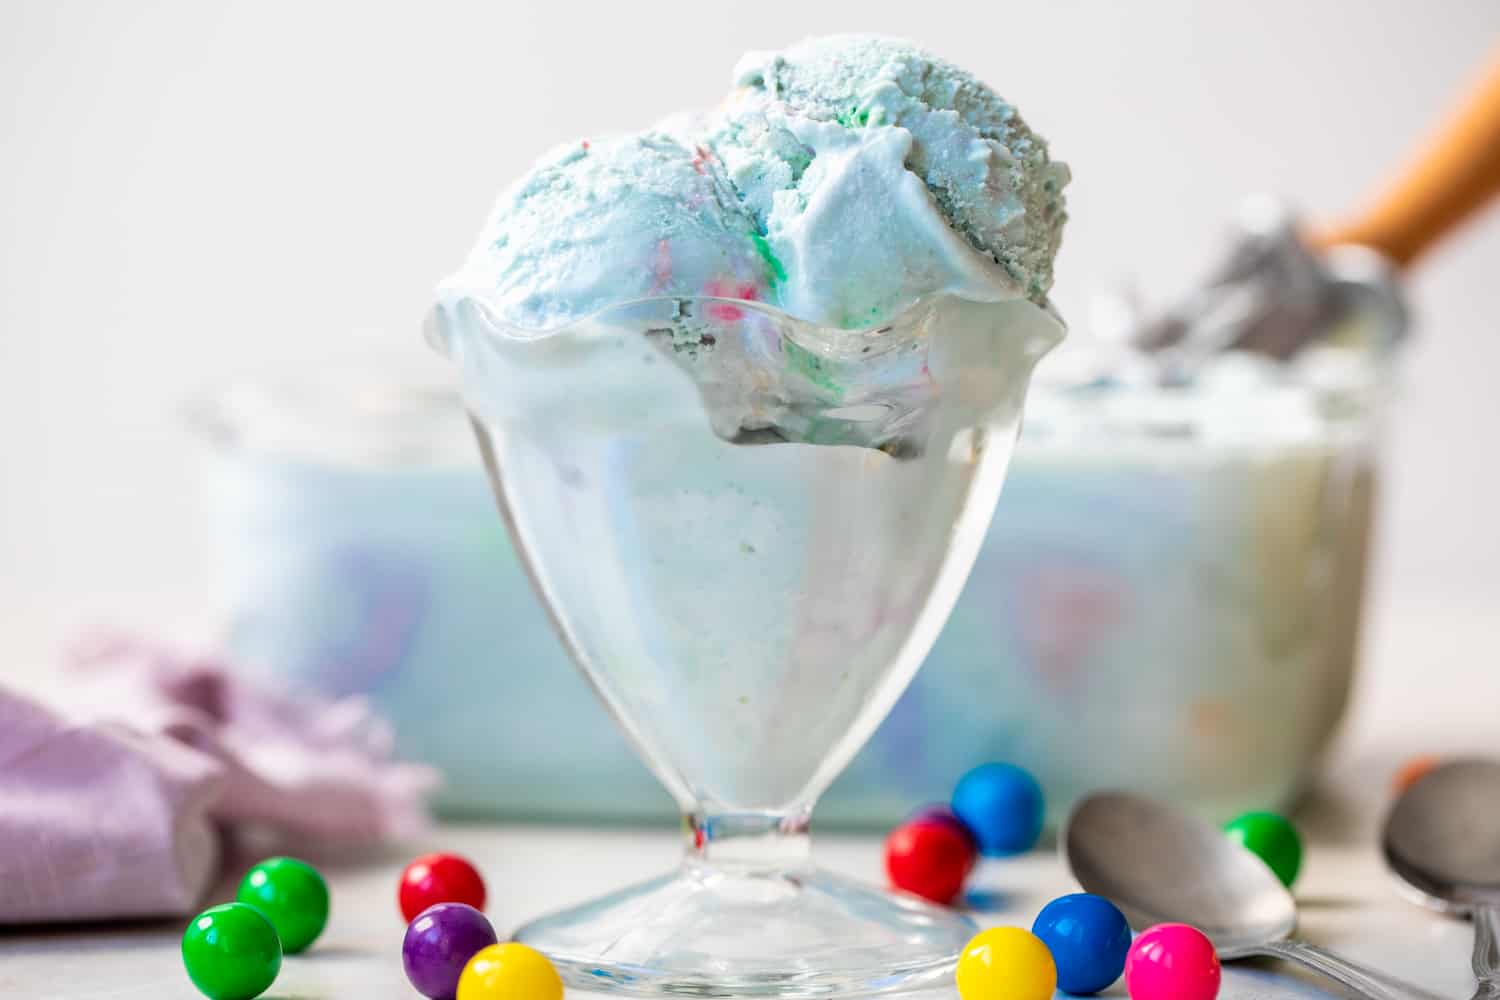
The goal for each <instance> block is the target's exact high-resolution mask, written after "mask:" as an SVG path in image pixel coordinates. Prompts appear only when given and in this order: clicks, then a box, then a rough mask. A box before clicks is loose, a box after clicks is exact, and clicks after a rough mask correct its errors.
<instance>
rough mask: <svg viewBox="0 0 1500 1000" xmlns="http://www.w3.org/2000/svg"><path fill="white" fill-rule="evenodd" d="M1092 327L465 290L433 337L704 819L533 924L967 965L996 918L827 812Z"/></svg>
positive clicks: (586, 963) (743, 948)
mask: <svg viewBox="0 0 1500 1000" xmlns="http://www.w3.org/2000/svg"><path fill="white" fill-rule="evenodd" d="M1062 332H1063V327H1062V324H1061V322H1060V321H1059V320H1058V318H1057V317H1056V315H1055V314H1054V313H1053V312H1051V311H1050V310H1048V309H1045V308H1042V307H1038V306H1036V305H1033V304H1031V303H1029V302H1025V301H1014V302H1003V303H976V302H971V301H967V300H962V299H958V298H954V297H949V296H942V297H937V298H932V299H928V300H924V301H922V302H920V303H918V304H916V305H915V306H913V307H911V308H910V309H909V310H907V311H906V312H905V313H903V314H902V315H901V316H899V317H898V318H896V319H895V320H894V321H892V322H890V323H888V324H886V325H884V326H881V327H879V328H876V329H869V330H859V331H851V330H841V329H831V328H822V327H818V326H813V325H810V324H807V323H803V322H800V321H798V320H795V319H793V318H791V317H789V316H787V315H785V314H782V313H780V312H777V311H776V310H773V309H770V308H767V307H763V306H760V305H756V304H753V303H746V302H741V301H733V300H725V299H708V298H687V299H683V298H660V299H647V300H641V301H637V302H631V303H626V304H622V305H619V306H616V307H613V308H611V309H609V310H607V311H605V312H603V313H601V314H598V315H595V316H593V317H591V318H590V319H588V320H586V321H583V322H580V323H577V324H574V325H571V326H568V327H565V328H562V329H557V330H552V331H546V332H536V331H526V330H519V329H514V328H512V327H509V326H507V325H506V324H504V323H503V322H500V321H499V320H498V319H497V318H496V316H495V315H494V313H493V311H492V310H490V309H489V308H487V307H486V305H485V302H484V299H483V296H482V295H478V294H474V293H472V292H469V291H465V290H453V289H445V290H444V294H443V300H442V302H441V303H440V305H439V306H438V307H437V308H436V309H435V310H434V312H433V315H432V317H431V319H430V321H429V335H430V337H431V338H432V339H433V341H434V342H435V343H436V344H437V345H438V346H439V347H440V348H441V349H442V350H443V351H445V352H446V353H447V354H448V355H449V356H450V357H451V358H452V359H453V360H454V361H455V362H456V363H457V364H458V366H459V368H460V370H461V373H462V376H461V377H462V383H463V392H464V397H465V402H466V405H467V406H468V408H469V410H470V413H471V414H472V417H473V422H474V426H475V428H476V430H477V432H478V436H479V441H480V447H481V451H482V453H483V456H484V461H485V464H486V466H487V468H488V471H489V474H490V477H491V479H492V480H493V484H494V488H495V493H496V495H497V497H498V499H499V505H500V508H501V511H502V513H503V515H504V517H505V520H506V522H507V524H508V526H509V528H510V531H511V533H512V535H513V537H514V540H515V543H516V548H517V550H518V552H520V553H521V555H522V558H523V560H524V562H525V564H526V567H527V570H528V572H529V574H530V576H531V579H532V582H533V584H534V586H535V588H536V590H537V592H538V594H539V595H540V597H541V599H542V601H543V603H544V604H545V606H546V607H547V609H548V611H549V613H550V614H551V616H552V618H553V620H554V622H555V624H556V626H557V629H558V631H559V633H560V634H561V636H562V638H563V641H564V642H565V643H566V645H567V648H568V650H569V652H570V653H571V655H572V657H573V658H574V659H575V660H576V661H577V663H578V665H579V667H580V668H581V669H582V670H583V672H584V674H585V675H586V676H587V678H588V680H589V681H590V683H591V684H592V685H593V687H594V689H595V690H596V691H597V692H598V695H599V697H600V698H601V699H602V700H603V702H604V703H605V705H606V706H607V707H608V708H609V710H610V711H611V713H612V714H613V715H614V717H615V719H616V720H618V722H619V724H620V726H621V727H622V728H623V729H624V731H625V732H626V733H627V735H628V736H629V737H630V739H631V741H632V742H633V743H634V745H635V747H636V748H637V749H638V751H639V753H640V755H641V757H642V758H643V759H644V760H645V762H646V763H647V765H648V766H649V767H650V768H651V769H652V771H653V772H654V773H655V775H656V776H657V777H658V778H659V779H660V780H661V782H662V783H663V784H664V785H665V786H666V787H667V789H668V790H669V791H670V792H671V794H672V795H673V796H674V797H675V799H676V800H677V802H678V803H679V804H680V806H681V808H682V812H683V816H684V820H683V828H684V831H685V841H686V843H685V847H684V858H683V863H682V866H681V868H679V869H678V870H677V871H676V872H673V873H671V874H668V875H665V876H662V877H661V878H658V879H655V880H653V881H650V882H646V883H644V884H641V885H636V886H632V887H630V888H626V889H622V890H620V891H618V892H615V893H613V894H611V895H608V896H604V897H602V898H599V899H595V900H591V901H589V902H586V903H583V904H582V905H579V906H576V907H574V908H572V909H569V910H565V911H563V912H561V913H556V914H553V915H551V916H547V917H543V918H542V919H539V920H536V921H534V922H532V923H530V924H527V925H526V926H524V927H522V928H521V929H520V930H519V931H517V933H516V939H517V940H519V941H522V942H525V943H526V944H529V945H531V946H533V947H535V948H537V949H539V950H540V951H542V952H544V953H545V954H547V955H548V956H549V957H550V958H551V959H552V961H553V962H554V963H555V964H556V965H557V968H558V970H559V971H560V972H561V973H562V975H563V978H564V979H565V980H566V981H567V982H568V983H569V984H570V985H572V986H575V987H579V988H584V989H592V990H605V991H617V992H622V993H633V994H642V995H660V994H691V995H696V996H822V995H829V994H835V995H840V996H858V995H867V994H874V993H887V992H900V991H906V990H912V989H918V988H923V987H927V986H931V985H934V984H937V983H940V982H942V981H943V980H944V979H945V978H946V977H948V976H950V975H951V973H952V969H953V965H954V962H955V959H956V957H957V954H958V951H959V949H960V947H961V946H962V945H963V944H964V943H965V941H966V940H967V939H968V938H969V936H970V935H971V934H972V933H973V930H974V928H973V925H972V924H971V922H970V921H969V920H968V919H967V918H966V917H964V916H963V915H961V914H959V913H957V912H954V911H951V910H946V909H941V908H936V907H933V906H929V905H927V904H925V903H923V902H921V901H919V900H917V899H914V898H909V897H902V896H895V895H891V894H888V893H886V892H884V891H881V890H878V889H875V888H871V887H866V886H864V885H862V884H860V883H858V882H856V881H852V880H850V879H847V878H844V877H842V876H838V875H834V874H831V873H829V872H825V871H821V870H819V869H818V868H816V867H815V866H814V865H813V864H812V862H811V860H810V857H809V845H808V821H809V817H810V815H811V812H812V809H813V805H814V803H815V802H816V801H817V798H818V795H819V794H820V793H821V792H822V791H823V790H824V789H825V788H826V787H827V786H828V784H829V782H830V781H832V779H833V778H834V776H835V775H837V774H838V773H839V771H840V770H841V769H842V768H843V767H844V766H845V765H846V764H847V763H848V762H849V759H850V757H852V756H853V755H854V753H855V752H856V751H857V750H858V749H859V748H860V746H861V745H862V744H863V743H864V742H865V740H866V739H867V738H868V737H869V736H870V734H871V732H872V731H873V730H874V729H875V728H876V726H877V725H878V724H879V723H880V722H881V720H882V719H884V717H885V715H886V713H887V712H889V711H890V709H891V706H892V704H893V703H894V702H895V701H896V699H897V697H898V696H899V695H900V694H901V692H902V690H903V689H905V687H906V686H907V684H908V682H909V681H910V680H911V678H912V676H913V674H915V672H916V670H917V667H918V666H919V665H920V664H921V662H922V659H923V657H924V656H926V654H927V651H928V649H929V647H930V646H931V645H932V643H933V640H934V639H935V638H936V637H937V634H938V631H939V630H940V629H941V627H942V625H943V622H944V620H945V619H946V618H947V616H948V613H949V611H950V609H951V607H952V605H953V602H954V600H955V599H956V598H957V596H958V593H959V590H960V588H961V587H962V586H963V583H964V580H965V578H966V576H967V575H968V572H969V569H970V567H971V565H972V563H973V561H974V557H975V555H976V553H977V551H978V548H979V545H980V542H981V540H982V539H983V537H984V534H985V531H986V529H987V527H988V524H989V520H990V515H991V513H992V511H993V509H994V504H995V500H996V497H997V496H998V495H999V492H1000V484H1001V481H1002V479H1003V478H1004V474H1005V466H1006V462H1007V460H1008V459H1009V457H1010V452H1011V447H1012V444H1013V442H1014V440H1015V435H1016V430H1017V426H1018V422H1019V417H1020V411H1021V404H1022V400H1023V397H1024V395H1025V389H1026V385H1027V381H1028V379H1029V377H1030V373H1031V370H1032V367H1033V365H1034V364H1035V363H1036V361H1037V360H1038V358H1040V357H1041V356H1042V355H1043V354H1044V353H1045V352H1046V351H1047V350H1048V349H1049V348H1050V347H1051V346H1052V345H1053V344H1054V343H1056V342H1057V341H1058V340H1059V339H1060V338H1061V336H1062ZM497 639H502V640H503V637H498V636H497Z"/></svg>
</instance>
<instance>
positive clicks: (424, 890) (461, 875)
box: [397, 854, 484, 923]
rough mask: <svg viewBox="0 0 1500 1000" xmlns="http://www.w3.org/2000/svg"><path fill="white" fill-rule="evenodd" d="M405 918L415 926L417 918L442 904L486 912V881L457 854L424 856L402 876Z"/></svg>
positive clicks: (403, 913)
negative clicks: (461, 904) (414, 921)
mask: <svg viewBox="0 0 1500 1000" xmlns="http://www.w3.org/2000/svg"><path fill="white" fill-rule="evenodd" d="M397 899H398V900H399V901H400V903H401V916H402V917H404V918H405V919H406V922H407V923H411V922H412V921H413V920H415V919H416V917H417V914H419V913H421V912H422V911H423V910H425V909H427V908H428V907H429V906H435V905H436V904H438V903H467V904H468V905H469V906H472V907H474V909H476V910H482V909H484V879H482V878H480V877H479V872H478V871H477V870H475V868H474V866H473V865H471V864H470V863H469V862H467V861H465V860H464V859H463V858H461V857H459V856H458V855H457V854H424V855H422V856H421V857H420V858H417V859H416V860H415V861H413V862H412V863H411V864H409V865H407V866H406V870H405V871H403V872H402V873H401V888H400V890H399V891H398V893H397Z"/></svg>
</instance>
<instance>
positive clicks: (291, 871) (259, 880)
mask: <svg viewBox="0 0 1500 1000" xmlns="http://www.w3.org/2000/svg"><path fill="white" fill-rule="evenodd" d="M235 898H236V899H238V900H239V901H240V902H241V903H245V904H246V905H248V906H253V907H255V908H256V909H257V910H259V911H260V912H261V916H263V917H265V918H266V919H267V920H269V921H271V926H272V927H274V928H276V933H277V935H278V936H280V938H281V950H282V951H284V952H285V953H286V954H288V955H295V954H297V952H299V951H302V950H304V949H306V948H307V946H308V945H310V944H312V943H313V941H315V940H317V937H318V935H319V934H322V933H323V928H324V927H325V926H326V925H327V924H328V885H327V883H325V882H324V881H323V876H321V875H319V874H318V870H317V869H316V868H314V867H313V866H312V865H310V864H308V863H307V862H305V861H298V860H297V859H296V858H268V859H266V860H265V861H262V862H261V863H260V864H258V865H256V866H254V867H253V868H251V869H250V870H249V871H248V872H246V873H245V877H244V878H243V879H241V880H240V888H239V892H237V893H236V894H235Z"/></svg>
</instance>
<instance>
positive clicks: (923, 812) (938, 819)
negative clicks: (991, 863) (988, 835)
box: [906, 805, 979, 851]
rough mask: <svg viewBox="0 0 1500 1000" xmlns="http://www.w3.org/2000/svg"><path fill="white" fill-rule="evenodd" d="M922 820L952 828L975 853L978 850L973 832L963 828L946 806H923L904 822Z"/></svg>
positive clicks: (961, 822)
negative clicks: (962, 836)
mask: <svg viewBox="0 0 1500 1000" xmlns="http://www.w3.org/2000/svg"><path fill="white" fill-rule="evenodd" d="M924 820H927V821H931V822H933V823H943V824H946V825H948V826H951V827H953V829H955V830H957V831H958V832H959V833H961V834H963V835H964V837H965V838H966V839H967V840H968V841H969V842H970V843H972V844H974V848H975V850H976V851H977V850H978V849H979V844H978V842H977V841H975V840H974V831H972V830H970V829H969V828H968V827H967V826H965V825H964V821H963V820H961V819H959V818H958V817H957V816H955V815H954V814H953V810H952V809H950V808H949V807H948V806H944V805H928V806H923V807H922V808H920V809H918V810H917V811H916V812H914V813H912V814H911V815H910V816H908V817H907V818H906V822H908V823H920V822H922V821H924Z"/></svg>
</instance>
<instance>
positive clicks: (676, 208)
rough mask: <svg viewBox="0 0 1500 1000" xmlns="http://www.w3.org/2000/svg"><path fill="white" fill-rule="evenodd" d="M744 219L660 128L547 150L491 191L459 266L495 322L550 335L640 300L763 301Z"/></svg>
mask: <svg viewBox="0 0 1500 1000" xmlns="http://www.w3.org/2000/svg"><path fill="white" fill-rule="evenodd" d="M758 245H761V241H760V238H759V236H758V234H757V233H756V230H755V224H754V223H753V222H752V221H751V219H750V216H749V214H748V213H747V212H746V211H745V210H744V208H743V207H742V206H741V205H740V202H739V199H738V197H737V196H736V195H735V193H734V192H733V191H732V190H730V188H729V186H728V184H727V182H726V181H725V179H724V177H723V176H722V173H721V171H720V168H719V167H718V165H717V164H716V163H715V162H714V161H713V159H712V157H710V156H709V155H708V154H707V153H706V152H705V151H703V150H701V149H696V148H693V147H691V146H688V145H684V144H683V143H682V142H681V141H679V140H678V139H677V138H674V137H673V136H671V135H668V134H666V133H664V132H659V131H652V132H646V133H642V134H640V135H630V136H624V137H617V138H608V139H600V140H594V141H580V142H575V143H570V144H569V145H567V146H564V147H561V148H559V149H556V150H553V151H552V153H550V154H548V155H547V156H545V157H543V159H542V160H541V161H540V162H539V163H538V164H537V165H536V166H535V167H533V168H532V170H531V172H530V173H529V174H527V175H526V176H525V177H523V178H521V180H520V181H518V182H517V183H516V184H515V185H513V186H512V187H511V188H510V189H508V190H507V191H506V192H505V193H504V194H502V195H501V197H500V200H499V202H498V203H497V204H496V206H495V208H494V210H493V211H492V212H491V214H490V218H489V221H488V222H487V223H486V224H485V227H484V231H483V232H482V233H481V235H480V238H479V240H478V242H477V243H476V245H475V246H474V249H473V250H472V251H471V252H470V254H469V258H468V260H467V261H466V262H465V264H464V267H463V269H462V270H461V271H460V272H459V273H458V274H456V275H454V276H453V277H451V278H449V279H448V280H447V281H446V282H445V283H444V284H445V285H446V286H448V287H449V288H454V289H458V290H461V291H465V292H474V291H479V292H481V293H482V294H483V297H484V300H485V304H486V305H487V306H488V307H489V308H490V310H491V311H492V312H493V313H495V314H496V315H497V316H498V317H500V318H501V319H503V320H505V321H506V322H507V323H510V324H512V325H514V326H517V327H521V328H524V329H531V330H543V329H552V328H555V327H559V326H563V325H566V324H568V323H571V322H573V321H575V320H578V319H581V318H583V317H585V316H589V315H591V314H593V313H596V312H598V311H600V310H601V309H604V308H606V307H608V306H610V305H614V304H616V303H620V302H628V301H630V300H633V299H642V298H648V297H652V296H689V295H717V296H721V297H724V298H736V299H764V298H765V297H766V291H767V289H768V284H769V276H770V268H769V265H768V264H767V262H766V260H765V259H764V257H763V256H762V254H761V251H760V250H759V249H758Z"/></svg>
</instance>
